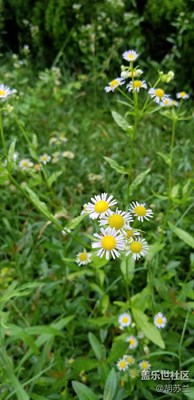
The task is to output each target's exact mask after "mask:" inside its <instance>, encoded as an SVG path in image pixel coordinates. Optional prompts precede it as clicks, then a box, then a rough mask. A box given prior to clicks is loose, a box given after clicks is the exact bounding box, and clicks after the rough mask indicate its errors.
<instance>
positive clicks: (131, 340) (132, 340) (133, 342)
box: [129, 338, 135, 346]
mask: <svg viewBox="0 0 194 400" xmlns="http://www.w3.org/2000/svg"><path fill="white" fill-rule="evenodd" d="M129 343H130V344H131V345H132V346H133V345H134V344H135V339H133V338H130V339H129Z"/></svg>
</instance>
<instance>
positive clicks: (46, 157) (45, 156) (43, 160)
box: [39, 154, 51, 164]
mask: <svg viewBox="0 0 194 400" xmlns="http://www.w3.org/2000/svg"><path fill="white" fill-rule="evenodd" d="M39 160H40V162H41V163H42V164H47V162H49V161H50V160H51V157H50V156H49V155H48V154H42V156H40V157H39Z"/></svg>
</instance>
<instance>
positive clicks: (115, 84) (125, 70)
mask: <svg viewBox="0 0 194 400" xmlns="http://www.w3.org/2000/svg"><path fill="white" fill-rule="evenodd" d="M122 57H123V59H124V60H126V61H128V62H129V66H124V65H122V66H121V76H120V77H117V78H115V79H113V80H112V81H110V82H109V84H108V86H105V88H104V89H105V91H106V92H114V91H115V89H117V88H119V86H121V85H124V84H125V81H126V79H131V81H130V82H129V83H127V85H126V88H127V90H128V92H132V93H134V92H137V93H138V92H139V91H140V89H147V88H148V84H147V83H146V81H145V80H139V77H140V76H141V75H142V74H143V71H142V70H141V69H139V68H138V67H137V68H134V65H133V64H134V61H136V60H137V58H138V57H139V54H138V53H136V51H135V50H128V51H125V52H124V53H123V54H122ZM173 78H174V72H173V71H169V72H168V73H167V74H164V72H163V71H159V79H158V81H157V83H159V82H160V81H161V82H164V83H169V82H170V81H171V80H172V79H173ZM155 86H156V85H154V86H153V87H150V88H148V96H149V98H150V100H151V101H150V103H151V102H152V101H154V102H155V103H157V104H158V105H160V106H163V107H173V106H175V107H176V106H178V103H177V101H176V100H173V99H172V98H171V97H170V95H169V94H166V93H165V91H164V89H163V88H161V87H155ZM176 98H177V99H183V100H186V99H188V98H189V94H187V93H186V92H184V91H181V92H178V93H177V94H176Z"/></svg>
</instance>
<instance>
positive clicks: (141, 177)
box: [129, 168, 150, 195]
mask: <svg viewBox="0 0 194 400" xmlns="http://www.w3.org/2000/svg"><path fill="white" fill-rule="evenodd" d="M149 172H150V168H148V169H146V171H144V172H142V173H141V174H139V175H137V176H136V178H135V179H134V181H133V182H132V183H131V185H130V187H129V194H130V195H132V193H133V191H134V190H135V189H136V188H137V187H138V186H139V185H141V183H142V182H143V180H144V178H145V176H146V175H147V174H149Z"/></svg>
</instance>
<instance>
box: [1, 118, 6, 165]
mask: <svg viewBox="0 0 194 400" xmlns="http://www.w3.org/2000/svg"><path fill="white" fill-rule="evenodd" d="M0 134H1V141H2V147H3V152H4V156H5V158H6V159H7V147H6V143H5V138H4V132H3V120H2V112H1V111H0Z"/></svg>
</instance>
